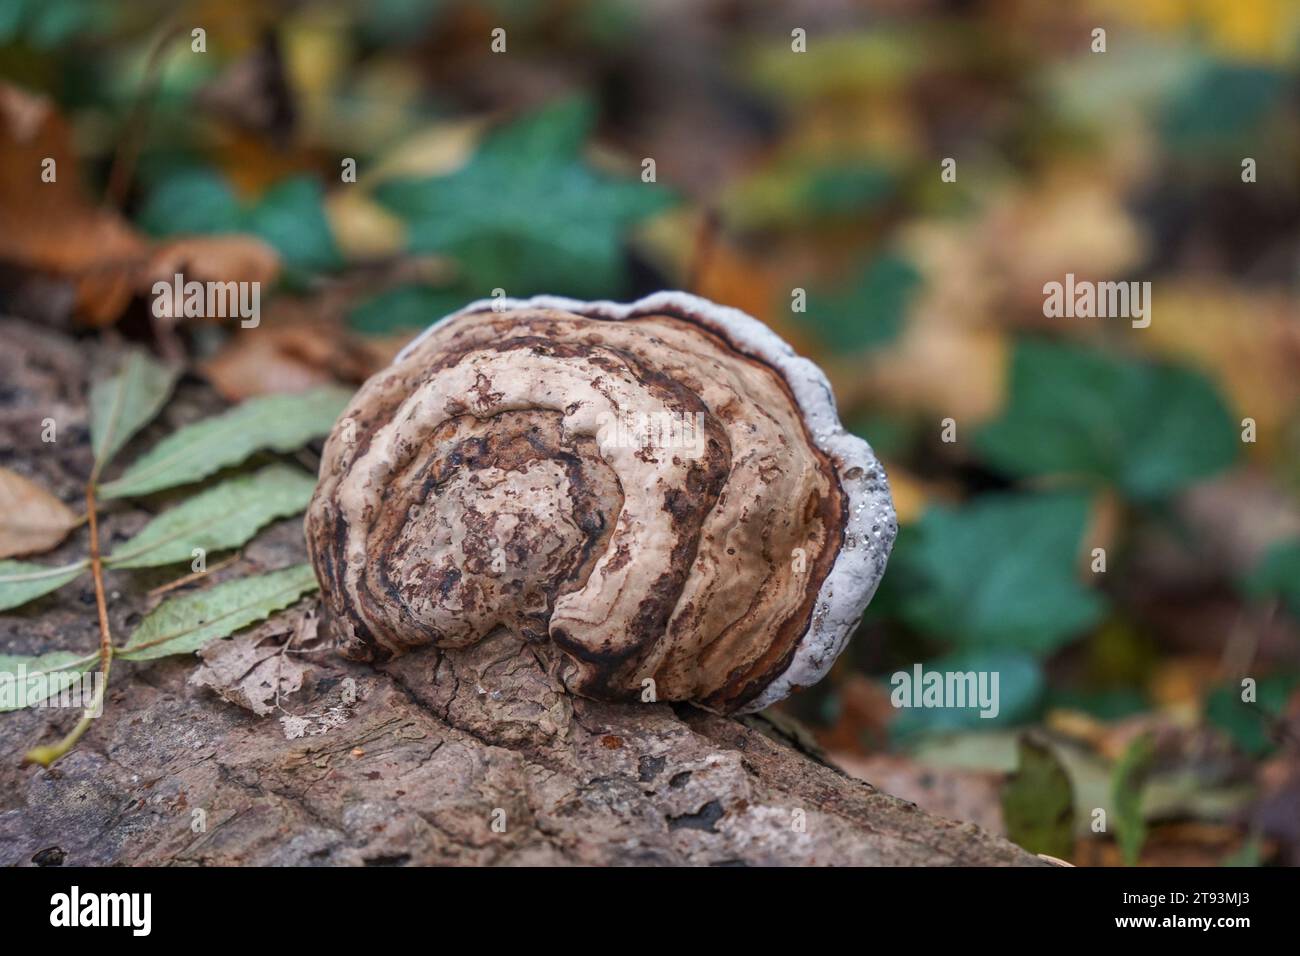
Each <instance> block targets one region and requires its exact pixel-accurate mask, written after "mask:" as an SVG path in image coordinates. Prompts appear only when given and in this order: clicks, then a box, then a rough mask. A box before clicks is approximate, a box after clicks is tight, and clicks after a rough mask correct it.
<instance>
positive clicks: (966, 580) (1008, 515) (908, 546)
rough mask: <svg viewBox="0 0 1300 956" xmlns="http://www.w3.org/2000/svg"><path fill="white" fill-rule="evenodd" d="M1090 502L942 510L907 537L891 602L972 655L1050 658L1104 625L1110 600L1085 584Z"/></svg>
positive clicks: (1046, 497) (1003, 498) (983, 501)
mask: <svg viewBox="0 0 1300 956" xmlns="http://www.w3.org/2000/svg"><path fill="white" fill-rule="evenodd" d="M1087 519H1088V500H1087V499H1086V498H1085V497H1083V496H1081V495H1075V494H1041V495H990V496H986V497H983V498H977V499H975V500H974V501H972V502H970V503H968V504H966V505H964V506H963V507H961V508H958V509H953V508H950V507H946V506H936V507H932V508H930V509H929V510H927V511H926V512H925V514H924V515H923V516H922V517H921V520H920V522H918V524H917V525H916V527H915V528H914V529H913V531H914V533H913V534H910V535H906V536H903V535H900V537H899V545H898V546H896V548H895V552H894V554H895V557H894V565H893V566H892V567H891V569H890V574H889V575H886V581H888V580H889V578H890V576H891V575H892V576H894V578H895V580H894V581H893V582H892V583H891V585H890V592H891V594H890V597H889V603H890V605H891V606H893V607H895V608H896V609H897V613H899V614H900V615H901V616H902V617H903V619H904V620H906V621H907V622H908V623H909V624H911V625H912V626H913V627H915V628H917V629H918V630H921V631H924V632H925V633H927V634H930V635H933V636H934V637H938V638H942V639H944V640H946V641H949V642H951V643H955V644H958V645H962V646H966V647H981V648H1002V649H1006V650H1018V651H1024V652H1027V653H1030V654H1035V655H1043V654H1047V653H1049V652H1051V651H1054V650H1056V649H1057V648H1058V647H1060V646H1061V645H1063V644H1065V643H1066V642H1068V641H1069V640H1070V639H1071V638H1073V637H1075V636H1077V635H1078V634H1080V633H1081V632H1083V631H1085V630H1087V629H1088V628H1090V627H1092V626H1093V625H1094V624H1096V623H1097V622H1098V621H1099V620H1100V618H1101V616H1102V612H1103V610H1104V608H1105V604H1104V602H1103V601H1102V599H1101V598H1100V597H1099V596H1098V595H1096V594H1094V593H1093V592H1091V591H1089V590H1087V589H1086V588H1084V587H1083V586H1082V585H1081V584H1080V583H1079V571H1078V567H1077V560H1076V559H1077V557H1078V554H1079V548H1080V541H1081V539H1082V537H1083V531H1084V526H1085V524H1086V522H1087Z"/></svg>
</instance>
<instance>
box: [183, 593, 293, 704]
mask: <svg viewBox="0 0 1300 956" xmlns="http://www.w3.org/2000/svg"><path fill="white" fill-rule="evenodd" d="M317 620H318V619H317V618H316V616H315V614H314V612H311V611H298V612H291V613H288V614H282V615H280V616H279V617H276V618H272V619H271V620H269V621H267V622H266V623H264V624H262V625H261V626H259V627H255V628H253V629H252V630H251V631H246V632H244V633H242V634H236V635H235V636H234V637H233V638H231V639H230V640H224V641H212V642H211V643H209V644H208V645H206V646H205V647H204V648H203V649H202V650H200V651H199V656H200V657H202V658H203V663H202V664H201V665H200V666H199V669H198V670H196V671H195V672H194V673H193V674H191V675H190V683H191V684H194V685H195V686H197V687H210V688H211V689H212V690H213V691H215V692H216V693H217V695H218V696H220V697H221V698H222V699H223V700H226V701H228V702H230V703H232V704H235V705H236V706H238V707H242V708H244V709H245V710H250V711H252V712H253V713H254V714H256V715H257V716H259V717H265V716H267V715H268V714H270V713H272V712H273V711H274V710H275V709H276V707H277V705H278V704H279V702H280V700H281V699H282V698H284V697H288V696H289V695H291V694H294V693H296V692H297V691H299V690H301V689H302V681H303V677H304V676H305V675H306V674H307V671H308V667H307V665H305V664H303V662H302V660H301V658H300V657H298V656H296V655H295V654H293V653H292V651H293V650H304V649H310V648H311V647H313V646H314V645H315V643H316V640H317V637H316V624H317Z"/></svg>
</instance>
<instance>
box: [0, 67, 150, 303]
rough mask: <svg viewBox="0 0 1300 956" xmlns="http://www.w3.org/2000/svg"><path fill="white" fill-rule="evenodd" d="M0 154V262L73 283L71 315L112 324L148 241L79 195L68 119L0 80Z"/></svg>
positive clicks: (46, 103)
mask: <svg viewBox="0 0 1300 956" xmlns="http://www.w3.org/2000/svg"><path fill="white" fill-rule="evenodd" d="M0 156H2V157H3V160H0V259H3V260H6V261H10V262H13V263H15V264H17V265H20V266H23V267H25V268H28V269H32V270H36V271H40V272H45V273H53V274H56V275H59V276H62V277H64V278H67V279H70V280H72V282H73V283H74V285H75V287H76V306H75V308H76V310H77V312H78V313H79V314H80V315H82V316H83V317H84V318H86V319H87V320H88V321H90V322H91V323H92V324H103V323H105V322H108V321H112V320H113V319H114V318H116V317H117V315H119V314H120V313H121V311H122V309H124V308H125V307H126V304H127V302H129V301H130V298H131V294H132V291H131V282H130V281H129V279H128V277H127V275H128V273H129V270H130V269H131V268H132V267H133V266H134V264H135V263H137V262H138V261H139V258H140V256H142V255H143V254H144V251H145V249H146V248H147V246H148V244H147V243H146V242H145V240H144V239H143V238H141V237H140V236H139V235H138V234H137V233H136V232H135V230H134V229H132V228H131V226H130V225H129V224H127V222H126V221H125V220H123V219H122V217H121V216H119V215H118V214H117V213H116V212H114V211H112V210H109V209H104V208H100V207H97V206H95V205H94V204H93V203H92V202H91V200H90V197H89V196H87V195H86V193H85V190H84V189H83V188H82V185H81V180H80V177H79V175H78V169H77V161H76V156H75V154H74V152H73V149H72V135H71V131H70V129H69V127H68V124H67V122H66V121H65V120H64V119H63V117H61V116H60V115H59V114H58V112H57V111H56V110H55V109H54V107H53V104H52V103H51V102H50V101H49V100H47V99H44V98H43V97H38V96H33V95H31V94H29V93H26V92H24V91H22V90H20V89H18V88H17V87H14V86H10V85H8V84H0ZM51 163H52V164H53V165H51ZM46 170H49V172H48V173H47V172H46ZM43 173H45V176H44V177H43V175H42V174H43ZM50 175H52V176H53V177H54V178H53V181H52V182H47V181H44V180H45V178H48V176H50Z"/></svg>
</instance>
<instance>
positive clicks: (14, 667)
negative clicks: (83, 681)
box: [0, 651, 99, 713]
mask: <svg viewBox="0 0 1300 956" xmlns="http://www.w3.org/2000/svg"><path fill="white" fill-rule="evenodd" d="M98 663H99V652H98V651H96V652H94V653H92V654H89V655H87V654H79V653H76V652H74V651H51V652H50V653H48V654H42V655H40V656H39V657H27V656H24V655H21V654H0V713H4V712H7V711H11V710H21V709H22V708H23V707H33V706H35V705H36V704H39V703H40V702H41V701H43V700H48V699H49V698H51V697H57V696H58V695H59V693H60V692H61V691H63V690H64V689H65V688H67V687H70V686H72V685H73V684H74V683H76V682H77V681H78V680H79V679H80V678H81V675H82V674H84V673H85V672H86V671H88V670H90V669H91V668H92V667H94V666H95V665H96V664H98Z"/></svg>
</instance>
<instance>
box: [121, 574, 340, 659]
mask: <svg viewBox="0 0 1300 956" xmlns="http://www.w3.org/2000/svg"><path fill="white" fill-rule="evenodd" d="M314 590H316V575H315V572H313V571H312V568H311V565H309V564H298V565H294V566H293V567H291V568H285V569H284V570H283V571H272V572H271V573H269V574H262V575H257V576H255V577H248V578H237V579H235V580H234V581H226V582H225V583H223V584H218V585H217V586H216V587H213V588H209V589H208V590H206V591H200V592H199V593H197V594H187V595H185V596H184V597H178V598H172V599H171V600H168V601H164V602H163V603H162V604H160V605H158V607H156V608H154V609H153V610H152V611H150V612H149V613H148V614H147V615H146V616H145V619H144V620H143V621H141V622H140V626H139V627H137V628H136V629H135V632H134V633H132V635H131V637H130V638H129V639H128V640H127V642H126V646H125V647H123V648H122V649H121V650H119V651H118V652H117V656H118V657H122V658H125V659H127V660H132V661H149V660H155V659H157V658H159V657H168V656H170V655H172V654H189V653H192V652H194V651H197V650H198V649H199V648H200V647H202V646H203V645H204V644H206V643H207V642H208V641H211V640H214V639H216V638H218V637H226V636H227V635H229V634H233V633H234V632H235V631H238V630H239V629H240V628H243V627H247V626H248V625H249V624H252V623H253V622H254V621H260V620H262V618H264V617H268V616H269V615H271V614H273V613H274V612H276V611H279V610H281V609H282V608H286V607H288V606H289V605H291V604H293V603H294V602H295V601H297V600H298V599H299V598H300V597H302V596H303V595H304V594H307V593H308V592H310V591H314Z"/></svg>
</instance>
